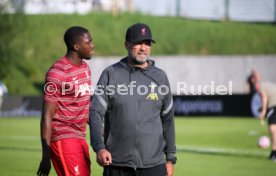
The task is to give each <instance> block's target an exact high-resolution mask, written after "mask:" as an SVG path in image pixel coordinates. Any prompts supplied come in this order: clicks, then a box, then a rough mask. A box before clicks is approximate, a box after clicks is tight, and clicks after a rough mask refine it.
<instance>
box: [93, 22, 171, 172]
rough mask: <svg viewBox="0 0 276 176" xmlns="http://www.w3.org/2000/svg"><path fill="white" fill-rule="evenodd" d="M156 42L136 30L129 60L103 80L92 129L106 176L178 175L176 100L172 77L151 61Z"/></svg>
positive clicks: (141, 27) (141, 28)
mask: <svg viewBox="0 0 276 176" xmlns="http://www.w3.org/2000/svg"><path fill="white" fill-rule="evenodd" d="M153 43H155V41H154V40H153V38H152V35H151V31H150V28H149V27H148V26H147V25H146V24H143V23H136V24H134V25H132V26H130V27H129V28H128V29H127V32H126V41H125V47H126V49H127V51H128V56H127V57H125V58H123V59H121V60H120V61H119V62H118V63H116V64H114V65H111V66H109V67H107V68H106V69H105V70H104V71H103V73H102V75H101V77H100V79H99V82H98V85H97V89H96V91H95V94H94V96H93V99H92V104H91V107H90V120H89V124H90V137H91V145H92V147H93V150H94V151H95V152H96V153H97V162H98V164H100V165H101V166H104V174H103V175H104V176H133V175H139V176H157V175H158V176H166V175H168V176H173V174H174V164H175V162H176V157H175V152H176V147H175V127H174V112H173V99H172V95H171V91H170V85H169V81H168V78H167V75H166V73H165V72H164V71H163V70H161V69H159V68H157V67H155V65H154V61H152V60H150V59H149V56H150V51H151V46H152V44H153ZM103 123H104V127H103ZM102 137H104V140H103V139H102Z"/></svg>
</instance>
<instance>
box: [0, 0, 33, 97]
mask: <svg viewBox="0 0 276 176" xmlns="http://www.w3.org/2000/svg"><path fill="white" fill-rule="evenodd" d="M18 3H24V1H15V0H6V1H1V3H0V34H1V35H0V57H1V64H0V80H1V81H3V82H4V83H5V84H6V86H7V87H8V91H9V92H11V93H13V94H18V95H20V94H22V93H26V91H25V90H26V89H30V87H33V86H32V83H31V82H30V80H29V79H28V78H29V77H30V74H31V73H30V71H31V69H30V68H29V67H30V65H29V64H28V62H26V61H25V59H24V57H22V53H23V52H24V48H25V44H26V43H25V42H26V41H27V39H23V40H16V39H17V38H21V34H22V33H24V30H25V29H26V28H25V25H26V23H25V15H24V14H23V13H22V7H23V6H22V4H18ZM11 6H12V7H14V9H16V11H15V12H12V11H9V10H10V7H11ZM24 40H26V41H24ZM9 80H14V81H9ZM15 80H16V81H15ZM30 91H31V90H30ZM29 93H30V94H31V92H29Z"/></svg>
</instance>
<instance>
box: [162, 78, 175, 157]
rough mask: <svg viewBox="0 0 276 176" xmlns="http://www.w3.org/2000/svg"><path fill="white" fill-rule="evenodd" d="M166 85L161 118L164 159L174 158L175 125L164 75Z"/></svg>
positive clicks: (168, 86)
mask: <svg viewBox="0 0 276 176" xmlns="http://www.w3.org/2000/svg"><path fill="white" fill-rule="evenodd" d="M166 87H167V88H168V89H169V91H168V94H167V95H165V98H164V100H163V105H162V110H161V119H162V124H163V135H164V139H165V141H166V148H165V151H164V152H165V154H166V159H167V160H169V159H173V158H175V153H176V146H175V126H174V106H173V98H172V94H171V90H170V84H169V81H168V78H167V76H166Z"/></svg>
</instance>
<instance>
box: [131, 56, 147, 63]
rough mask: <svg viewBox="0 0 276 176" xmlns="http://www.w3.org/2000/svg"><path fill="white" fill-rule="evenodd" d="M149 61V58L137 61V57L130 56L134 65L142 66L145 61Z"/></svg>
mask: <svg viewBox="0 0 276 176" xmlns="http://www.w3.org/2000/svg"><path fill="white" fill-rule="evenodd" d="M148 59H149V57H148V56H147V57H146V58H145V59H141V60H140V59H137V57H134V56H132V61H133V63H134V64H135V65H143V64H144V63H145V62H147V60H148Z"/></svg>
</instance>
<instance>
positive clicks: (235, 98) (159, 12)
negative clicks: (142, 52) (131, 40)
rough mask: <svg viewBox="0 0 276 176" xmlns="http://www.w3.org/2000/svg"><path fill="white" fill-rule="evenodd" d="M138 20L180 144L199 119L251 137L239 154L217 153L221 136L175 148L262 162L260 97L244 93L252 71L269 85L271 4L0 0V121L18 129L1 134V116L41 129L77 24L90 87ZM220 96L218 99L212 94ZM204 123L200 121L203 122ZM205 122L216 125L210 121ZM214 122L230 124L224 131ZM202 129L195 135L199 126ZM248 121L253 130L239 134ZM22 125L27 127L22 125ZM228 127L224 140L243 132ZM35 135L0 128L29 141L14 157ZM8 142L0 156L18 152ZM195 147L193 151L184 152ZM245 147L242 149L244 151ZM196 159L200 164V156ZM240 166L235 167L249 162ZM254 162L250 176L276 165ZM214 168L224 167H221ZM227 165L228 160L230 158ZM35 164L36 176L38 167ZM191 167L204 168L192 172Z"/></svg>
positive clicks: (273, 58) (121, 52) (275, 2)
mask: <svg viewBox="0 0 276 176" xmlns="http://www.w3.org/2000/svg"><path fill="white" fill-rule="evenodd" d="M137 22H143V23H146V24H148V25H149V26H150V28H151V30H152V34H153V38H154V39H155V41H156V44H154V45H153V47H152V55H151V58H152V59H153V60H155V61H156V65H157V66H158V67H160V68H161V69H163V70H165V71H166V72H167V75H168V77H169V81H170V84H171V88H172V93H173V95H174V102H175V115H176V116H177V122H178V124H181V125H179V128H177V129H178V131H177V134H179V135H180V136H181V137H179V138H181V139H182V135H185V134H187V133H189V134H190V133H191V131H193V130H194V132H195V133H196V131H197V130H198V127H199V126H200V125H199V126H198V124H200V123H203V122H204V123H206V124H209V123H210V124H209V125H211V124H217V123H218V124H220V125H221V127H225V128H224V129H225V130H226V129H230V128H227V126H228V125H227V124H231V123H233V125H234V126H235V124H236V123H237V122H238V123H240V124H243V125H242V126H241V128H243V127H244V130H245V133H246V135H245V136H243V135H240V134H236V135H240V136H241V138H239V139H238V140H237V141H238V142H240V143H243V142H244V140H245V138H247V137H248V136H253V137H252V139H250V140H251V141H248V143H246V144H245V145H244V146H242V147H241V148H243V150H241V151H240V150H239V151H236V149H233V150H227V151H224V150H223V149H221V150H217V148H216V147H218V146H220V145H221V144H224V142H223V139H222V138H223V137H221V138H219V137H218V138H217V139H216V142H214V141H212V140H210V141H209V142H208V141H206V140H204V139H203V142H202V143H200V144H198V143H193V142H194V141H196V140H195V139H198V138H201V137H204V134H206V136H205V137H206V138H210V135H207V133H206V131H204V130H202V133H200V134H198V135H199V136H201V137H199V136H183V140H184V139H186V138H187V139H190V140H188V141H186V140H185V141H183V144H182V143H178V151H179V152H180V153H181V152H182V151H184V152H191V151H192V152H195V153H197V154H198V153H207V154H210V153H211V154H214V153H215V154H218V153H219V154H222V156H224V155H231V154H234V156H247V157H248V156H249V158H251V159H252V158H253V159H256V158H257V159H259V158H262V159H263V158H264V156H266V155H267V152H268V149H267V150H265V151H263V150H261V151H260V149H258V148H256V145H255V143H256V140H257V138H258V137H259V136H260V135H261V134H267V131H266V129H265V128H263V127H262V128H261V127H259V125H258V124H255V123H257V122H256V117H257V116H258V112H259V109H260V99H259V98H258V97H257V98H256V96H254V95H255V94H254V93H252V92H250V86H249V83H248V81H249V76H250V74H251V72H252V70H257V71H258V72H259V73H260V74H261V80H263V81H269V82H274V83H275V82H276V76H275V75H276V69H275V66H276V26H275V24H276V0H158V1H154V0H55V1H51V0H0V61H1V62H0V81H1V82H0V97H1V99H0V117H1V118H0V120H1V119H5V120H4V121H3V122H1V123H2V125H3V129H6V128H7V130H10V129H14V130H15V129H17V128H18V127H14V128H12V127H9V128H8V127H7V126H8V125H7V124H9V123H11V121H8V120H7V119H17V120H18V118H19V119H21V120H22V118H23V117H24V120H25V121H24V122H21V120H20V122H21V123H23V124H24V123H26V120H27V119H29V120H31V121H34V122H30V124H33V123H37V122H38V120H39V118H38V117H40V114H41V104H42V95H43V91H44V89H43V86H44V85H43V84H44V78H45V74H46V72H47V70H48V69H49V67H50V66H51V65H52V64H53V63H54V62H55V61H56V60H57V59H59V58H60V57H62V56H63V55H64V54H65V52H66V47H65V44H64V42H63V34H64V32H65V30H66V29H67V28H69V27H70V26H73V25H80V26H84V27H86V28H87V29H89V31H90V33H91V34H92V37H93V40H94V44H95V55H94V57H93V58H92V60H90V61H87V62H88V64H89V66H90V68H91V71H92V83H93V86H95V85H96V84H97V81H98V79H99V76H100V74H101V72H102V71H103V69H104V68H105V67H107V66H109V65H110V64H113V63H115V62H117V61H119V60H120V59H121V58H122V57H124V56H126V54H127V53H126V50H125V48H124V39H125V32H126V29H127V28H128V27H129V26H130V25H132V24H134V23H137ZM183 86H184V87H185V89H184V88H183ZM183 89H184V90H183ZM221 89H223V92H219V91H218V90H221ZM181 90H182V91H181ZM25 117H26V118H25ZM198 117H200V118H198ZM201 117H206V118H205V119H204V120H203V119H202V118H201ZM211 118H212V119H213V118H215V119H216V120H219V122H214V123H213V121H212V120H211ZM183 119H184V121H182V120H183ZM194 119H195V121H193V120H194ZM221 119H228V121H225V122H224V121H223V123H225V124H221V123H222V122H220V120H221ZM233 119H234V121H232V120H233ZM6 120H7V121H6ZM17 120H16V121H17ZM187 120H188V121H187ZM239 120H241V121H239ZM249 121H250V122H249ZM4 122H5V123H4ZM182 123H183V124H182ZM191 123H195V125H191V126H192V127H194V128H189V125H190V124H191ZM204 123H203V124H202V128H203V126H204V127H206V126H205V125H204ZM250 123H252V125H251V126H250V125H249V126H248V128H246V127H247V125H248V124H250ZM185 124H186V125H185ZM187 124H189V125H187ZM0 125H1V124H0ZM26 125H27V127H26V128H28V126H29V125H28V123H27V124H26ZM36 125H38V124H36ZM224 125H225V126H224ZM34 126H35V125H34ZM218 126H219V125H216V126H215V127H218ZM5 127H6V128H5ZM200 127H201V126H200ZM209 127H210V126H209ZM215 127H214V126H211V127H210V129H206V130H207V131H208V130H211V129H213V130H214V133H212V135H217V134H218V132H220V130H221V128H220V129H216V128H215ZM1 128H2V127H1ZM186 128H188V129H189V130H188V132H187V131H185V129H186ZM232 128H233V129H232ZM231 129H232V130H230V131H228V133H224V132H221V134H222V135H224V134H227V135H235V132H238V131H239V130H240V129H237V130H236V131H235V130H234V127H233V126H231ZM34 130H35V131H32V132H30V134H29V135H25V138H24V137H21V138H17V137H18V136H17V137H15V138H14V137H11V138H8V137H7V136H8V135H7V134H6V132H3V131H0V132H1V133H2V134H1V133H0V141H1V139H5V140H7V141H9V140H10V141H13V140H16V141H18V139H20V140H22V139H26V141H25V142H30V141H28V140H31V141H32V140H34V141H35V140H36V142H35V144H34V146H35V147H34V149H30V148H29V147H28V146H27V145H26V146H25V148H24V147H23V148H20V147H19V148H20V149H19V151H21V150H27V151H28V150H30V151H35V152H37V151H40V147H39V138H38V136H36V135H38V134H35V137H33V135H34V133H38V129H37V127H35V128H34ZM183 130H184V131H185V132H184V131H183ZM15 131H16V130H15ZM23 131H24V130H23ZM14 133H15V132H14ZM19 133H20V132H19ZM26 136H27V137H26ZM30 136H31V137H30ZM29 137H30V138H29ZM212 137H214V136H212ZM181 139H180V140H178V141H181ZM5 140H4V142H3V141H2V142H0V143H1V144H0V155H1V150H2V152H3V153H5V152H6V151H11V149H12V150H13V149H16V150H17V149H18V147H15V146H14V144H10V141H9V142H7V141H6V142H7V144H5V145H4V143H5ZM20 140H19V141H20ZM225 140H227V141H228V142H229V143H228V142H226V143H227V144H225V145H222V147H224V148H235V146H236V145H237V146H239V144H237V143H235V142H233V141H232V142H231V140H229V139H225ZM234 141H235V140H234ZM254 141H255V142H254ZM189 142H190V143H189ZM212 142H214V143H213V144H214V145H212ZM252 142H253V143H254V144H252ZM230 143H231V144H230ZM228 144H229V145H228ZM194 145H196V146H197V147H195V148H196V149H194V147H191V146H194ZM206 145H207V146H209V147H210V146H211V147H214V146H215V150H213V149H214V148H212V149H210V150H201V149H202V148H205V147H206ZM251 145H252V146H251ZM198 146H200V147H198ZM253 146H254V147H253ZM250 147H252V148H251V149H249V151H248V150H246V148H250ZM218 151H219V152H218ZM229 151H230V152H229ZM37 153H38V154H39V152H37ZM229 153H230V154H229ZM181 154H182V153H181ZM2 157H4V155H2ZM196 157H199V158H200V157H201V155H196ZM184 158H185V157H184ZM247 159H248V158H245V159H244V160H245V161H243V162H241V163H239V165H240V166H243V165H246V164H244V163H247V162H246V160H247ZM222 160H224V159H222ZM38 161H39V159H38V160H37V162H38ZM195 161H196V159H195ZM252 161H253V162H255V163H258V162H260V163H259V164H256V165H259V167H258V166H256V167H257V170H255V171H253V173H260V174H261V175H269V176H270V175H272V173H274V174H275V173H276V170H275V167H274V169H273V167H272V166H267V164H264V163H263V160H261V161H260V160H258V161H256V160H252ZM184 162H185V164H188V163H187V161H184ZM217 162H218V163H221V160H218V161H217ZM228 162H229V164H230V163H233V162H232V160H231V161H228ZM248 162H250V161H248ZM0 165H1V163H0ZM265 165H266V166H265ZM32 167H34V168H35V169H36V165H35V166H32ZM197 167H199V168H200V167H203V166H202V165H197V166H192V167H191V168H197ZM267 167H270V169H268V171H267V172H266V174H264V173H262V172H263V169H266V168H267ZM210 168H212V167H210ZM227 169H229V170H231V168H227ZM250 169H251V168H250ZM250 169H248V168H247V170H250ZM30 170H31V171H33V168H29V172H28V171H26V175H33V174H29V173H30ZM224 170H225V168H224ZM241 170H242V169H241ZM274 171H275V172H274ZM183 172H184V171H183ZM187 172H188V173H189V174H188V175H193V174H194V175H198V174H200V173H198V172H196V173H194V172H193V170H192V169H191V170H190V171H189V170H188V171H187ZM202 172H203V173H204V171H202ZM244 172H245V171H244V170H242V172H239V173H236V175H243V176H244V175H246V174H245V173H244ZM0 173H1V171H0ZM210 173H212V174H209V175H216V174H215V173H213V172H210ZM248 173H249V174H250V171H248ZM251 173H252V172H251ZM3 174H4V175H13V174H7V173H3ZM3 174H1V175H3ZM249 174H248V175H249ZM23 175H24V174H23ZM177 175H179V176H180V175H182V171H178V174H177ZM217 175H221V172H217ZM234 175H235V174H234ZM257 175H258V174H257Z"/></svg>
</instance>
